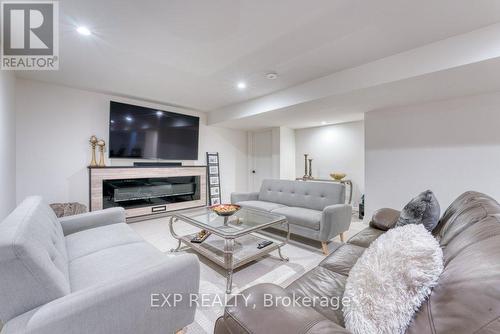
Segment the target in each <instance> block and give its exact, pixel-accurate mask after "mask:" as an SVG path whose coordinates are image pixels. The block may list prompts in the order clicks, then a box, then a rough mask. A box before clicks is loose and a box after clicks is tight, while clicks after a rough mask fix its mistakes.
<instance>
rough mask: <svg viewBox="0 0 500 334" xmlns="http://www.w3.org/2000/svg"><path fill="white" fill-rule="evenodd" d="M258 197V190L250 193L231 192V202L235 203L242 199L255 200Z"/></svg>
mask: <svg viewBox="0 0 500 334" xmlns="http://www.w3.org/2000/svg"><path fill="white" fill-rule="evenodd" d="M258 199H259V193H258V192H251V193H231V203H232V204H236V203H238V202H243V201H256V200H258Z"/></svg>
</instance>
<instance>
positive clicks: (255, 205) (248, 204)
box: [236, 201, 284, 211]
mask: <svg viewBox="0 0 500 334" xmlns="http://www.w3.org/2000/svg"><path fill="white" fill-rule="evenodd" d="M236 204H238V205H241V206H242V207H245V208H250V209H255V210H262V211H272V210H276V209H278V208H282V207H284V205H283V204H278V203H272V202H264V201H242V202H238V203H236Z"/></svg>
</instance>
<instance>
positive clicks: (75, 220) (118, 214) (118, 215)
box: [59, 208, 125, 235]
mask: <svg viewBox="0 0 500 334" xmlns="http://www.w3.org/2000/svg"><path fill="white" fill-rule="evenodd" d="M59 222H60V223H61V226H62V229H63V233H64V235H69V234H72V233H76V232H80V231H83V230H88V229H90V228H95V227H100V226H105V225H111V224H118V223H125V209H123V208H110V209H104V210H98V211H92V212H87V213H82V214H79V215H74V216H67V217H61V218H59Z"/></svg>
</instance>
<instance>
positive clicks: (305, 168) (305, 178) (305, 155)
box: [302, 153, 309, 180]
mask: <svg viewBox="0 0 500 334" xmlns="http://www.w3.org/2000/svg"><path fill="white" fill-rule="evenodd" d="M308 155H309V154H307V153H305V154H304V176H302V178H303V179H304V180H307V178H308V177H309V176H308V173H307V156H308Z"/></svg>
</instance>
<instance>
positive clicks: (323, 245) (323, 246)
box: [321, 241, 328, 255]
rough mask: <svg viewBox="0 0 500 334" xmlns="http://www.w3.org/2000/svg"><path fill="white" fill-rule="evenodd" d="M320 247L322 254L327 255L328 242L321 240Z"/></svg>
mask: <svg viewBox="0 0 500 334" xmlns="http://www.w3.org/2000/svg"><path fill="white" fill-rule="evenodd" d="M321 249H322V250H323V254H325V255H328V243H327V242H326V241H321Z"/></svg>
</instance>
